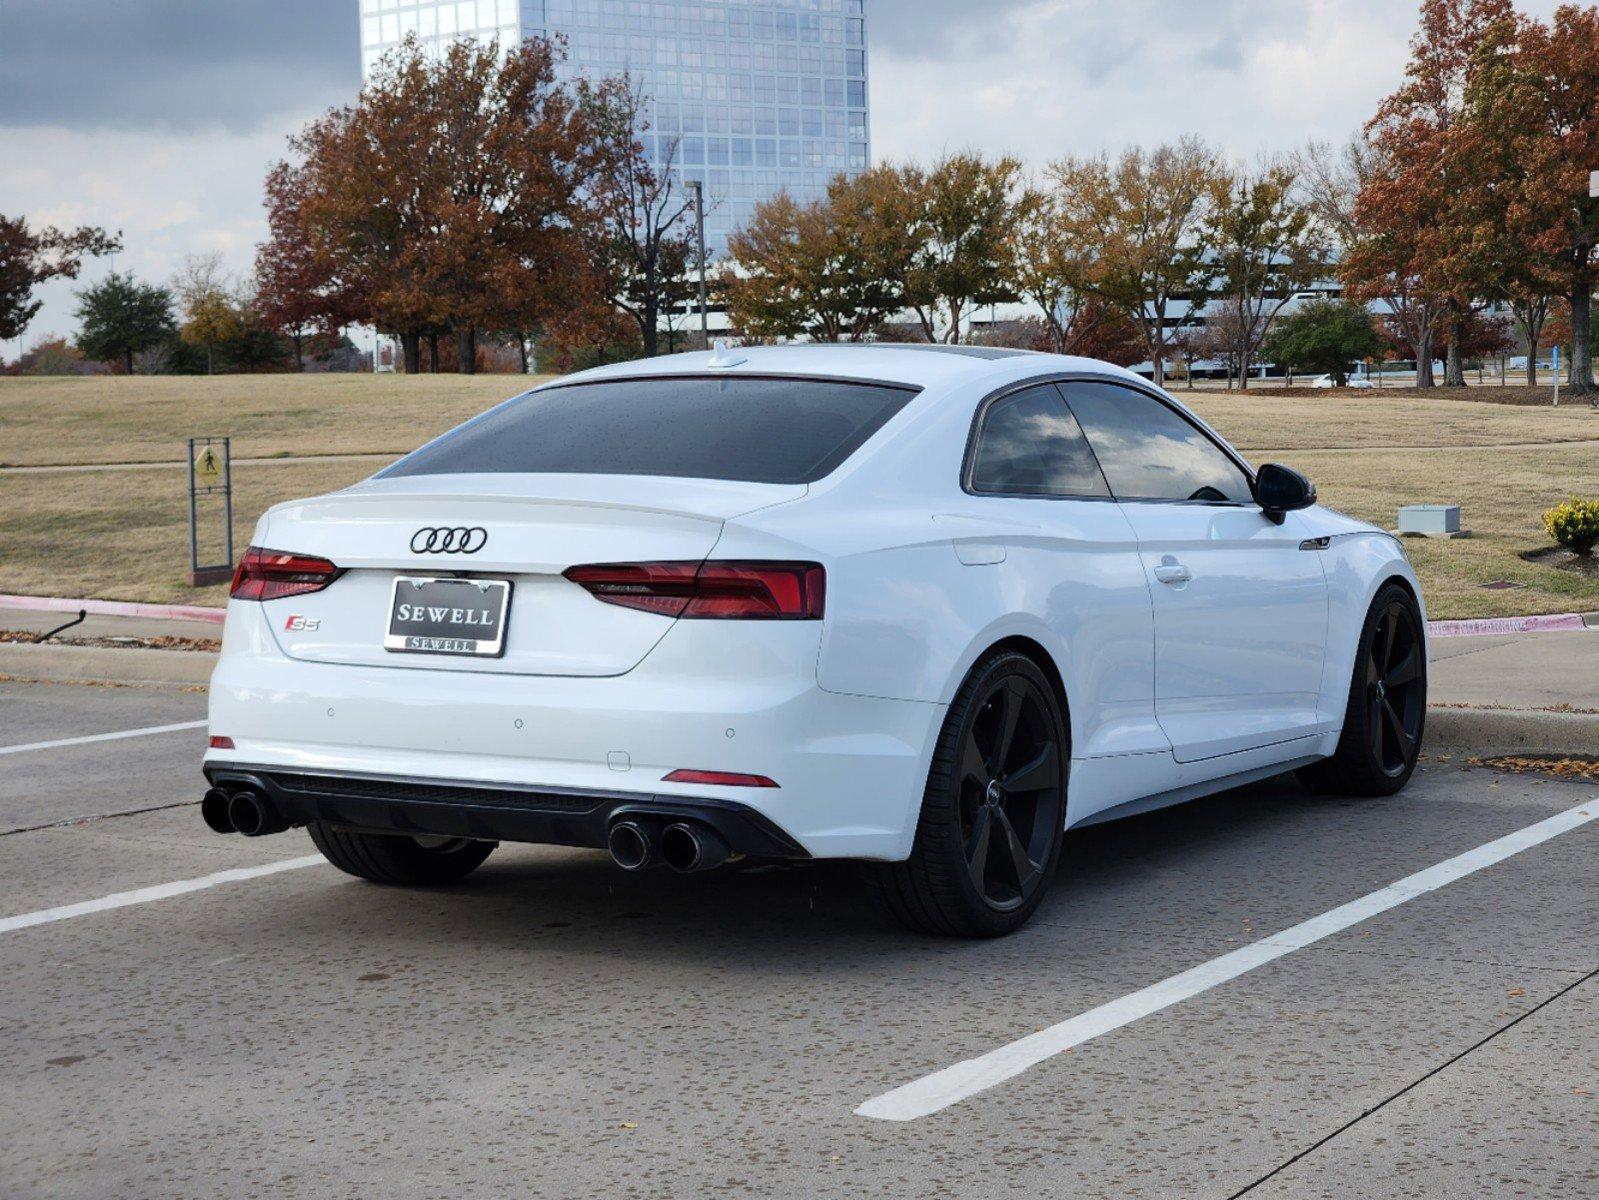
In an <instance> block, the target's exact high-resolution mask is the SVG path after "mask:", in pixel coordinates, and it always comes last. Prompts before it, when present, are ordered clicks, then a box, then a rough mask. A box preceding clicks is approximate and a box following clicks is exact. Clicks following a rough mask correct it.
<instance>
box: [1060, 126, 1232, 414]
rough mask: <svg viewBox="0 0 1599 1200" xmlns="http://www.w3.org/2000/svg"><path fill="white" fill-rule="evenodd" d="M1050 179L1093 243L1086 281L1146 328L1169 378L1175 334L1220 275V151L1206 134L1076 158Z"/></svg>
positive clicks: (1152, 354) (1080, 238) (1071, 219)
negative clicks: (1214, 259) (1216, 254)
mask: <svg viewBox="0 0 1599 1200" xmlns="http://www.w3.org/2000/svg"><path fill="white" fill-rule="evenodd" d="M1047 174H1048V178H1049V180H1050V182H1051V183H1052V184H1053V186H1054V187H1055V188H1056V190H1057V194H1058V199H1059V204H1060V206H1061V219H1062V222H1063V224H1062V228H1063V229H1064V230H1065V231H1066V234H1067V236H1069V237H1070V238H1072V239H1073V240H1075V241H1077V242H1078V243H1080V244H1082V245H1084V246H1089V247H1093V249H1094V252H1095V253H1094V255H1093V259H1092V265H1091V267H1090V268H1089V269H1088V270H1087V271H1086V273H1085V274H1084V277H1083V279H1082V280H1081V281H1080V286H1081V287H1082V288H1083V289H1084V290H1087V291H1089V292H1092V293H1093V294H1094V295H1097V296H1099V297H1101V298H1102V299H1103V300H1105V301H1106V302H1107V303H1109V304H1110V305H1112V306H1113V307H1115V308H1117V309H1119V310H1120V311H1122V312H1123V313H1125V314H1126V315H1127V318H1128V319H1129V320H1131V321H1132V322H1133V323H1134V324H1135V325H1136V326H1138V328H1139V330H1140V331H1141V333H1142V334H1143V339H1144V347H1145V352H1146V354H1147V355H1148V357H1149V361H1150V362H1151V363H1152V364H1153V366H1154V380H1155V383H1156V385H1157V386H1159V385H1160V384H1162V383H1163V382H1164V380H1165V364H1166V359H1167V357H1168V350H1167V347H1168V343H1169V342H1170V339H1171V336H1172V334H1173V333H1175V332H1176V331H1177V330H1178V329H1180V328H1181V327H1182V325H1183V324H1184V322H1185V320H1186V319H1187V318H1186V317H1185V316H1178V315H1177V314H1176V312H1175V309H1176V306H1177V305H1178V304H1179V303H1182V302H1185V301H1186V302H1187V305H1188V308H1187V311H1188V312H1190V313H1191V312H1194V311H1196V309H1197V307H1198V305H1197V304H1196V301H1202V300H1203V298H1204V296H1205V295H1206V294H1207V293H1208V291H1209V286H1210V281H1211V278H1212V275H1213V270H1212V267H1211V266H1210V264H1209V262H1208V261H1207V259H1208V250H1209V245H1208V243H1207V241H1206V219H1207V217H1208V216H1209V205H1210V202H1211V200H1212V198H1213V197H1214V196H1215V194H1216V188H1217V185H1218V182H1219V180H1220V179H1221V178H1223V173H1222V169H1221V165H1220V163H1219V162H1218V160H1217V158H1216V155H1215V153H1214V152H1213V151H1212V150H1211V149H1210V148H1209V147H1207V146H1206V145H1205V144H1204V143H1203V142H1201V141H1200V140H1199V139H1197V138H1184V139H1183V140H1181V141H1179V142H1177V143H1175V144H1174V145H1169V146H1160V147H1158V148H1156V149H1155V150H1153V151H1149V152H1146V151H1144V150H1142V149H1132V150H1128V151H1127V152H1126V153H1124V154H1123V155H1122V156H1121V158H1120V159H1118V160H1117V161H1116V162H1114V163H1112V162H1111V161H1110V160H1109V159H1107V158H1103V157H1101V158H1089V159H1078V158H1066V159H1062V160H1060V161H1058V162H1056V163H1054V164H1053V165H1052V166H1051V167H1050V168H1049V170H1048V173H1047Z"/></svg>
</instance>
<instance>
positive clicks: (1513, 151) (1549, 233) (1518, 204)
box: [1468, 4, 1599, 396]
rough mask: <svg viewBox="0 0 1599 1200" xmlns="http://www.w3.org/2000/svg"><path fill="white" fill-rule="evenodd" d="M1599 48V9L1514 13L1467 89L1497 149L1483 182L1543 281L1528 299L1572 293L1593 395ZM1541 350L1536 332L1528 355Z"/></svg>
mask: <svg viewBox="0 0 1599 1200" xmlns="http://www.w3.org/2000/svg"><path fill="white" fill-rule="evenodd" d="M1596 47H1599V9H1596V8H1592V7H1589V8H1580V7H1578V6H1576V5H1571V4H1567V5H1562V6H1561V7H1560V8H1558V9H1557V10H1556V11H1555V14H1554V17H1553V18H1552V20H1550V21H1549V22H1548V23H1544V22H1541V21H1536V20H1532V19H1528V18H1518V19H1517V20H1516V21H1515V22H1514V23H1511V22H1505V23H1503V24H1501V25H1500V26H1498V28H1497V38H1496V39H1495V40H1494V41H1493V42H1492V43H1491V44H1490V45H1488V46H1487V47H1485V48H1484V51H1483V53H1482V54H1480V55H1479V64H1480V71H1479V73H1478V74H1477V76H1476V77H1475V78H1474V79H1473V81H1472V84H1471V86H1470V88H1469V91H1468V100H1469V103H1470V109H1471V116H1472V120H1473V123H1474V125H1475V131H1476V133H1477V135H1478V137H1479V139H1480V141H1481V143H1482V144H1483V145H1485V146H1490V147H1495V148H1496V149H1497V153H1496V154H1495V155H1494V156H1493V157H1492V159H1491V161H1490V164H1489V165H1488V170H1487V171H1486V172H1485V174H1486V175H1487V178H1486V180H1485V181H1484V183H1483V184H1482V186H1484V187H1489V188H1492V189H1493V190H1494V192H1495V194H1496V195H1497V199H1498V205H1499V211H1500V212H1501V213H1502V214H1503V218H1502V219H1503V222H1504V228H1505V229H1506V230H1507V231H1509V232H1511V233H1512V234H1513V236H1515V237H1516V238H1518V239H1519V240H1520V241H1521V253H1522V255H1523V256H1524V258H1525V259H1526V260H1528V261H1527V264H1526V265H1527V268H1528V273H1529V275H1530V276H1531V278H1532V279H1533V280H1535V281H1539V282H1541V283H1542V284H1543V286H1535V287H1532V288H1530V289H1529V290H1528V292H1527V296H1528V299H1529V300H1533V301H1535V300H1536V299H1537V298H1538V297H1537V293H1539V292H1541V291H1544V288H1545V287H1547V288H1548V289H1549V290H1554V289H1556V288H1558V289H1559V291H1560V292H1561V294H1562V295H1563V297H1564V300H1565V304H1566V306H1567V308H1568V310H1569V317H1570V324H1571V329H1572V334H1573V337H1572V349H1571V359H1570V380H1571V387H1572V390H1573V391H1574V392H1575V393H1577V394H1579V395H1589V396H1592V395H1594V394H1595V391H1596V389H1595V385H1594V371H1593V341H1592V337H1591V334H1590V329H1591V317H1592V312H1593V294H1594V290H1595V287H1596V286H1599V198H1596V197H1591V196H1589V194H1588V172H1589V171H1590V170H1593V169H1595V168H1599V52H1596ZM1544 311H1545V312H1547V308H1545V310H1544ZM1519 318H1520V314H1519V313H1518V319H1519ZM1524 328H1527V326H1526V324H1525V323H1524ZM1527 331H1528V333H1529V340H1531V338H1532V330H1531V329H1530V328H1528V330H1527ZM1536 357H1537V344H1536V341H1532V347H1531V349H1530V351H1529V354H1528V359H1529V362H1530V361H1531V360H1534V359H1536Z"/></svg>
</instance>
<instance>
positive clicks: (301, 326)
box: [255, 162, 360, 371]
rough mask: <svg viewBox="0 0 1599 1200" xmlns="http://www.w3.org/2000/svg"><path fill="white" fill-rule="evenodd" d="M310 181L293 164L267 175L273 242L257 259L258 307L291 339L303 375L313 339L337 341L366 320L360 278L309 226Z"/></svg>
mask: <svg viewBox="0 0 1599 1200" xmlns="http://www.w3.org/2000/svg"><path fill="white" fill-rule="evenodd" d="M309 181H310V176H309V173H308V172H305V171H301V170H295V169H293V168H291V167H290V166H289V165H288V164H287V163H281V162H280V163H277V164H276V165H274V166H273V167H272V169H271V170H270V171H269V172H268V173H267V181H266V199H265V203H266V210H267V231H268V237H267V240H266V241H265V242H262V243H261V244H260V245H259V246H257V247H256V255H255V308H256V310H257V312H258V313H259V316H260V319H261V321H262V322H263V323H264V324H265V325H266V326H267V327H268V328H270V329H273V330H275V331H277V332H278V333H280V334H282V335H283V336H285V337H287V338H288V339H289V342H290V344H291V345H292V346H293V347H294V363H295V368H296V369H297V370H300V371H303V370H305V348H306V340H307V339H308V338H310V337H312V336H313V335H315V334H324V335H326V336H328V337H334V336H337V335H338V333H339V332H340V331H341V330H342V329H344V327H345V326H347V325H349V324H350V323H352V322H353V321H356V320H358V319H359V317H360V311H359V304H360V298H359V284H360V280H359V278H357V277H351V276H349V275H347V274H342V273H341V263H340V261H339V256H338V254H337V253H336V252H335V250H336V248H335V247H334V246H331V245H328V244H326V243H324V242H323V241H322V240H321V239H320V238H319V237H318V231H317V230H315V229H313V228H309V227H307V225H306V224H305V221H304V217H303V213H302V206H303V203H304V189H305V187H306V186H307V184H308V183H309Z"/></svg>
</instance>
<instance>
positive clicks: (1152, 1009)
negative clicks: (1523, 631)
mask: <svg viewBox="0 0 1599 1200" xmlns="http://www.w3.org/2000/svg"><path fill="white" fill-rule="evenodd" d="M1596 818H1599V803H1594V802H1589V803H1588V804H1587V805H1585V806H1584V805H1579V806H1577V807H1576V808H1568V809H1567V810H1566V811H1565V812H1563V813H1558V814H1556V815H1555V816H1552V817H1550V818H1548V819H1547V820H1543V821H1539V822H1538V823H1537V824H1535V825H1529V826H1527V827H1526V828H1525V829H1519V830H1517V831H1516V832H1515V833H1511V834H1506V835H1505V836H1504V837H1502V838H1496V839H1495V840H1494V841H1491V842H1487V843H1485V844H1484V845H1481V846H1478V847H1477V848H1476V849H1475V850H1468V851H1466V852H1465V853H1464V854H1460V855H1457V856H1455V857H1454V858H1451V859H1447V860H1446V861H1444V862H1441V863H1439V864H1438V865H1437V866H1434V867H1428V868H1427V869H1426V870H1425V871H1418V872H1417V873H1416V874H1414V875H1407V876H1406V877H1405V878H1403V879H1401V880H1399V881H1398V882H1396V883H1391V884H1389V885H1388V886H1387V887H1385V888H1379V889H1378V890H1377V891H1375V892H1371V893H1369V894H1367V895H1365V896H1362V897H1360V899H1358V900H1351V901H1350V902H1349V903H1348V904H1343V905H1340V906H1339V907H1337V908H1335V909H1332V910H1330V911H1328V912H1324V913H1322V914H1321V915H1320V916H1319V917H1312V918H1310V920H1308V921H1303V922H1301V923H1300V924H1298V925H1295V926H1293V927H1292V928H1290V929H1285V930H1283V931H1282V932H1281V933H1277V934H1273V935H1272V936H1271V937H1266V938H1262V939H1261V940H1260V941H1258V942H1252V943H1250V944H1249V945H1247V946H1244V947H1242V948H1241V949H1238V950H1234V951H1232V952H1231V953H1230V954H1223V955H1222V956H1221V957H1220V958H1213V959H1211V960H1210V961H1209V962H1204V963H1200V964H1199V965H1198V966H1197V967H1193V968H1191V969H1189V970H1187V971H1183V972H1181V973H1180V974H1177V975H1173V976H1171V978H1169V979H1163V980H1161V981H1160V982H1159V983H1155V984H1151V985H1150V986H1149V987H1146V988H1144V989H1142V990H1140V991H1136V992H1133V993H1131V994H1130V995H1126V996H1123V997H1121V998H1120V999H1119V1000H1112V1001H1110V1002H1109V1003H1108V1004H1101V1005H1100V1006H1099V1007H1098V1008H1093V1009H1090V1010H1089V1011H1088V1012H1085V1013H1079V1014H1078V1015H1077V1016H1075V1017H1072V1018H1070V1019H1069V1020H1065V1021H1062V1022H1061V1023H1060V1024H1058V1025H1051V1026H1050V1027H1049V1028H1048V1029H1041V1030H1039V1031H1038V1032H1037V1033H1034V1034H1031V1035H1029V1036H1027V1037H1024V1038H1021V1039H1019V1040H1017V1041H1014V1042H1011V1043H1010V1044H1009V1045H1006V1046H1001V1047H999V1048H998V1049H996V1050H990V1051H989V1052H988V1053H987V1054H982V1055H979V1056H978V1057H976V1058H972V1059H967V1060H966V1061H965V1062H959V1063H956V1064H955V1065H954V1066H952V1067H945V1068H944V1069H943V1070H942V1071H935V1072H934V1073H933V1074H931V1075H926V1076H923V1077H922V1078H921V1079H917V1080H913V1081H912V1082H910V1083H907V1084H904V1085H902V1086H900V1087H897V1088H895V1089H894V1090H893V1091H891V1092H884V1093H883V1094H882V1095H881V1096H874V1097H873V1098H872V1099H870V1100H868V1101H866V1103H865V1104H862V1105H861V1106H860V1107H859V1108H857V1109H856V1110H855V1114H856V1115H857V1116H861V1117H874V1118H876V1119H878V1120H882V1121H914V1120H916V1119H917V1118H918V1117H925V1116H929V1115H931V1114H932V1113H936V1112H939V1111H940V1110H942V1109H945V1108H948V1107H949V1106H950V1105H952V1104H958V1103H960V1102H961V1101H962V1100H965V1099H968V1098H969V1097H971V1096H975V1095H977V1094H978V1093H979V1092H984V1091H987V1090H988V1089H989V1088H991V1087H994V1086H996V1085H998V1084H1001V1083H1003V1082H1005V1080H1007V1079H1012V1078H1014V1077H1015V1076H1017V1075H1020V1074H1021V1073H1022V1072H1023V1071H1026V1070H1027V1069H1028V1068H1029V1067H1033V1066H1036V1065H1038V1064H1039V1063H1041V1062H1043V1061H1044V1060H1045V1059H1048V1058H1052V1057H1054V1056H1055V1055H1057V1054H1060V1053H1061V1052H1062V1051H1065V1050H1070V1049H1071V1048H1072V1047H1073V1046H1080V1045H1082V1044H1083V1043H1084V1042H1086V1041H1089V1040H1091V1039H1093V1038H1096V1037H1099V1036H1100V1035H1101V1034H1105V1033H1110V1032H1111V1031H1112V1030H1116V1029H1120V1028H1121V1027H1122V1026H1124V1025H1130V1024H1132V1023H1133V1022H1134V1021H1137V1020H1139V1019H1140V1018H1142V1017H1147V1016H1149V1015H1151V1014H1152V1013H1157V1012H1160V1011H1161V1010H1163V1009H1167V1008H1170V1007H1172V1006H1173V1005H1174V1004H1180V1003H1181V1002H1182V1001H1184V1000H1188V999H1191V998H1192V997H1194V996H1197V995H1199V994H1200V993H1201V992H1206V991H1209V990H1210V989H1211V988H1213V987H1216V986H1217V985H1218V984H1222V983H1226V982H1227V981H1228V980H1231V979H1236V978H1238V977H1239V976H1240V975H1243V974H1245V973H1246V972H1249V971H1253V970H1254V969H1255V968H1256V967H1261V966H1265V965H1266V964H1267V963H1269V962H1272V961H1274V960H1276V959H1279V958H1282V957H1283V956H1284V955H1287V954H1292V953H1293V952H1294V951H1295V950H1302V949H1304V948H1305V947H1306V946H1309V945H1311V944H1312V943H1314V942H1319V941H1321V940H1322V939H1323V938H1326V937H1330V936H1331V935H1332V934H1335V933H1338V932H1340V931H1342V930H1345V929H1348V928H1349V927H1350V926H1351V925H1358V924H1359V923H1360V922H1361V921H1364V920H1367V919H1368V918H1370V917H1374V916H1376V915H1377V914H1378V913H1383V912H1387V911H1388V910H1389V909H1391V908H1397V907H1398V906H1399V905H1401V904H1404V903H1405V902H1406V901H1409V900H1414V899H1415V898H1416V897H1417V896H1424V895H1426V894H1427V893H1428V892H1432V891H1436V890H1437V889H1438V888H1441V887H1444V886H1445V885H1446V884H1450V883H1454V882H1455V881H1456V880H1457V879H1464V878H1465V877H1466V876H1467V875H1470V874H1473V873H1474V872H1476V871H1480V870H1482V869H1483V868H1484V867H1491V866H1493V865H1494V864H1495V863H1497V862H1502V861H1504V860H1505V859H1507V858H1509V857H1510V856H1511V855H1514V854H1520V853H1521V852H1522V851H1523V850H1527V849H1529V848H1531V847H1533V846H1537V845H1539V844H1541V843H1543V842H1547V841H1548V840H1549V839H1550V838H1555V837H1559V836H1560V835H1561V834H1562V833H1567V832H1569V831H1571V830H1573V829H1576V828H1578V827H1580V826H1583V825H1586V824H1588V822H1590V821H1592V820H1595V819H1596Z"/></svg>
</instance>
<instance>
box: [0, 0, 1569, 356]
mask: <svg viewBox="0 0 1599 1200" xmlns="http://www.w3.org/2000/svg"><path fill="white" fill-rule="evenodd" d="M1556 3H1557V0H1520V7H1521V8H1522V9H1523V10H1524V11H1527V12H1529V13H1533V14H1536V15H1540V16H1546V15H1548V14H1549V13H1550V12H1552V11H1553V9H1554V8H1555V6H1556ZM1416 7H1417V5H1416V3H1415V0H867V13H868V31H869V32H868V38H869V48H870V52H871V106H872V115H871V120H872V140H873V152H874V155H875V156H876V157H877V158H878V159H883V158H899V157H908V156H909V157H922V158H929V157H934V156H936V155H938V154H939V153H940V152H942V151H944V150H948V149H961V148H964V147H968V146H976V147H980V148H982V149H984V150H988V151H992V152H998V151H1010V152H1013V153H1016V154H1018V155H1020V156H1021V157H1022V158H1024V159H1025V160H1027V161H1028V162H1030V163H1037V164H1041V163H1043V162H1047V161H1048V160H1049V159H1050V158H1052V157H1054V156H1056V155H1059V154H1061V153H1065V152H1077V153H1082V152H1097V151H1099V150H1110V151H1115V150H1118V149H1120V148H1121V147H1123V146H1125V145H1128V144H1131V143H1139V142H1141V143H1145V144H1153V143H1156V142H1159V141H1162V140H1166V139H1170V138H1172V137H1174V136H1176V135H1178V134H1181V133H1198V134H1200V135H1202V136H1204V137H1205V138H1207V139H1209V140H1210V141H1212V142H1213V143H1215V144H1217V145H1218V146H1221V147H1223V148H1224V149H1225V150H1226V151H1227V152H1229V153H1230V154H1232V155H1234V156H1237V157H1246V158H1247V157H1253V156H1255V155H1256V154H1257V153H1259V152H1262V151H1268V150H1275V149H1287V148H1291V147H1293V146H1296V145H1299V144H1302V143H1303V142H1305V141H1306V140H1307V139H1310V138H1326V139H1342V138H1344V137H1346V136H1347V135H1348V134H1349V133H1350V132H1352V131H1353V130H1354V129H1355V128H1356V127H1357V126H1358V125H1359V124H1360V123H1361V122H1362V121H1363V120H1364V119H1365V118H1366V117H1367V116H1369V115H1370V113H1371V111H1372V109H1373V107H1374V106H1375V105H1376V102H1377V101H1378V99H1379V98H1380V97H1381V96H1382V95H1384V94H1385V93H1386V92H1388V91H1389V90H1391V89H1392V87H1393V86H1394V84H1395V82H1396V81H1397V79H1398V78H1399V76H1400V73H1401V71H1402V69H1403V65H1404V61H1405V56H1406V43H1407V42H1408V40H1409V38H1410V35H1411V33H1412V31H1413V29H1414V26H1415V11H1416ZM357 9H358V4H357V0H0V147H3V151H0V212H5V213H7V214H15V213H19V212H20V213H22V214H24V215H26V216H27V217H28V218H29V219H30V220H31V221H33V222H34V223H36V224H39V223H43V224H51V223H53V224H77V223H82V222H91V223H95V224H100V225H105V226H107V227H111V228H120V229H122V230H123V231H124V236H125V240H126V243H127V250H126V251H125V252H124V253H123V254H122V255H120V256H119V257H118V260H117V262H116V264H115V265H116V267H117V269H119V270H132V271H135V272H136V273H138V274H140V275H143V276H147V277H150V278H163V279H164V278H166V277H168V276H170V274H171V272H172V270H173V268H174V267H175V266H176V264H177V263H178V262H179V261H180V260H181V259H182V258H183V256H184V255H185V254H188V253H191V252H196V251H212V250H216V251H220V252H221V253H222V254H223V255H224V256H225V258H226V260H227V262H228V263H229V265H230V266H231V267H232V268H234V269H236V270H242V269H244V268H246V267H247V266H248V265H249V262H250V260H251V257H252V255H253V247H254V245H255V243H256V241H258V240H259V239H260V237H261V236H262V235H263V222H262V219H261V207H260V199H261V178H262V176H263V174H264V171H265V168H266V166H267V164H268V163H269V162H270V161H272V159H273V158H275V157H278V156H280V155H281V153H282V147H283V139H284V136H285V135H286V134H287V133H289V132H290V131H292V130H294V129H295V128H296V127H298V126H299V125H300V124H301V123H302V122H304V121H305V120H306V119H308V118H309V117H312V116H314V115H316V114H317V113H319V112H320V111H322V110H323V109H325V108H327V107H329V106H331V105H334V104H339V103H343V102H345V101H348V100H349V99H351V98H352V97H353V96H354V95H355V92H356V91H357V89H358V87H359V84H360V67H359V50H358V34H357ZM104 269H106V268H105V265H104V264H97V265H96V266H94V267H91V268H90V270H89V271H88V272H86V276H85V277H86V278H92V277H94V276H95V275H97V274H98V273H100V272H101V271H103V270H104ZM73 286H77V285H67V284H55V285H52V286H51V287H50V288H48V289H47V290H46V292H45V299H46V307H45V310H44V312H43V313H41V314H40V316H39V318H38V319H37V320H36V321H35V322H34V325H33V327H32V329H31V330H30V331H29V338H30V340H31V339H32V338H36V337H38V336H41V335H43V334H45V333H50V332H58V333H70V332H71V331H72V328H73V322H72V319H71V311H72V308H73V301H72V297H71V288H72V287H73ZM4 352H5V353H6V355H7V356H8V357H14V356H15V354H16V353H17V348H16V347H15V346H9V345H8V346H6V347H4Z"/></svg>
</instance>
